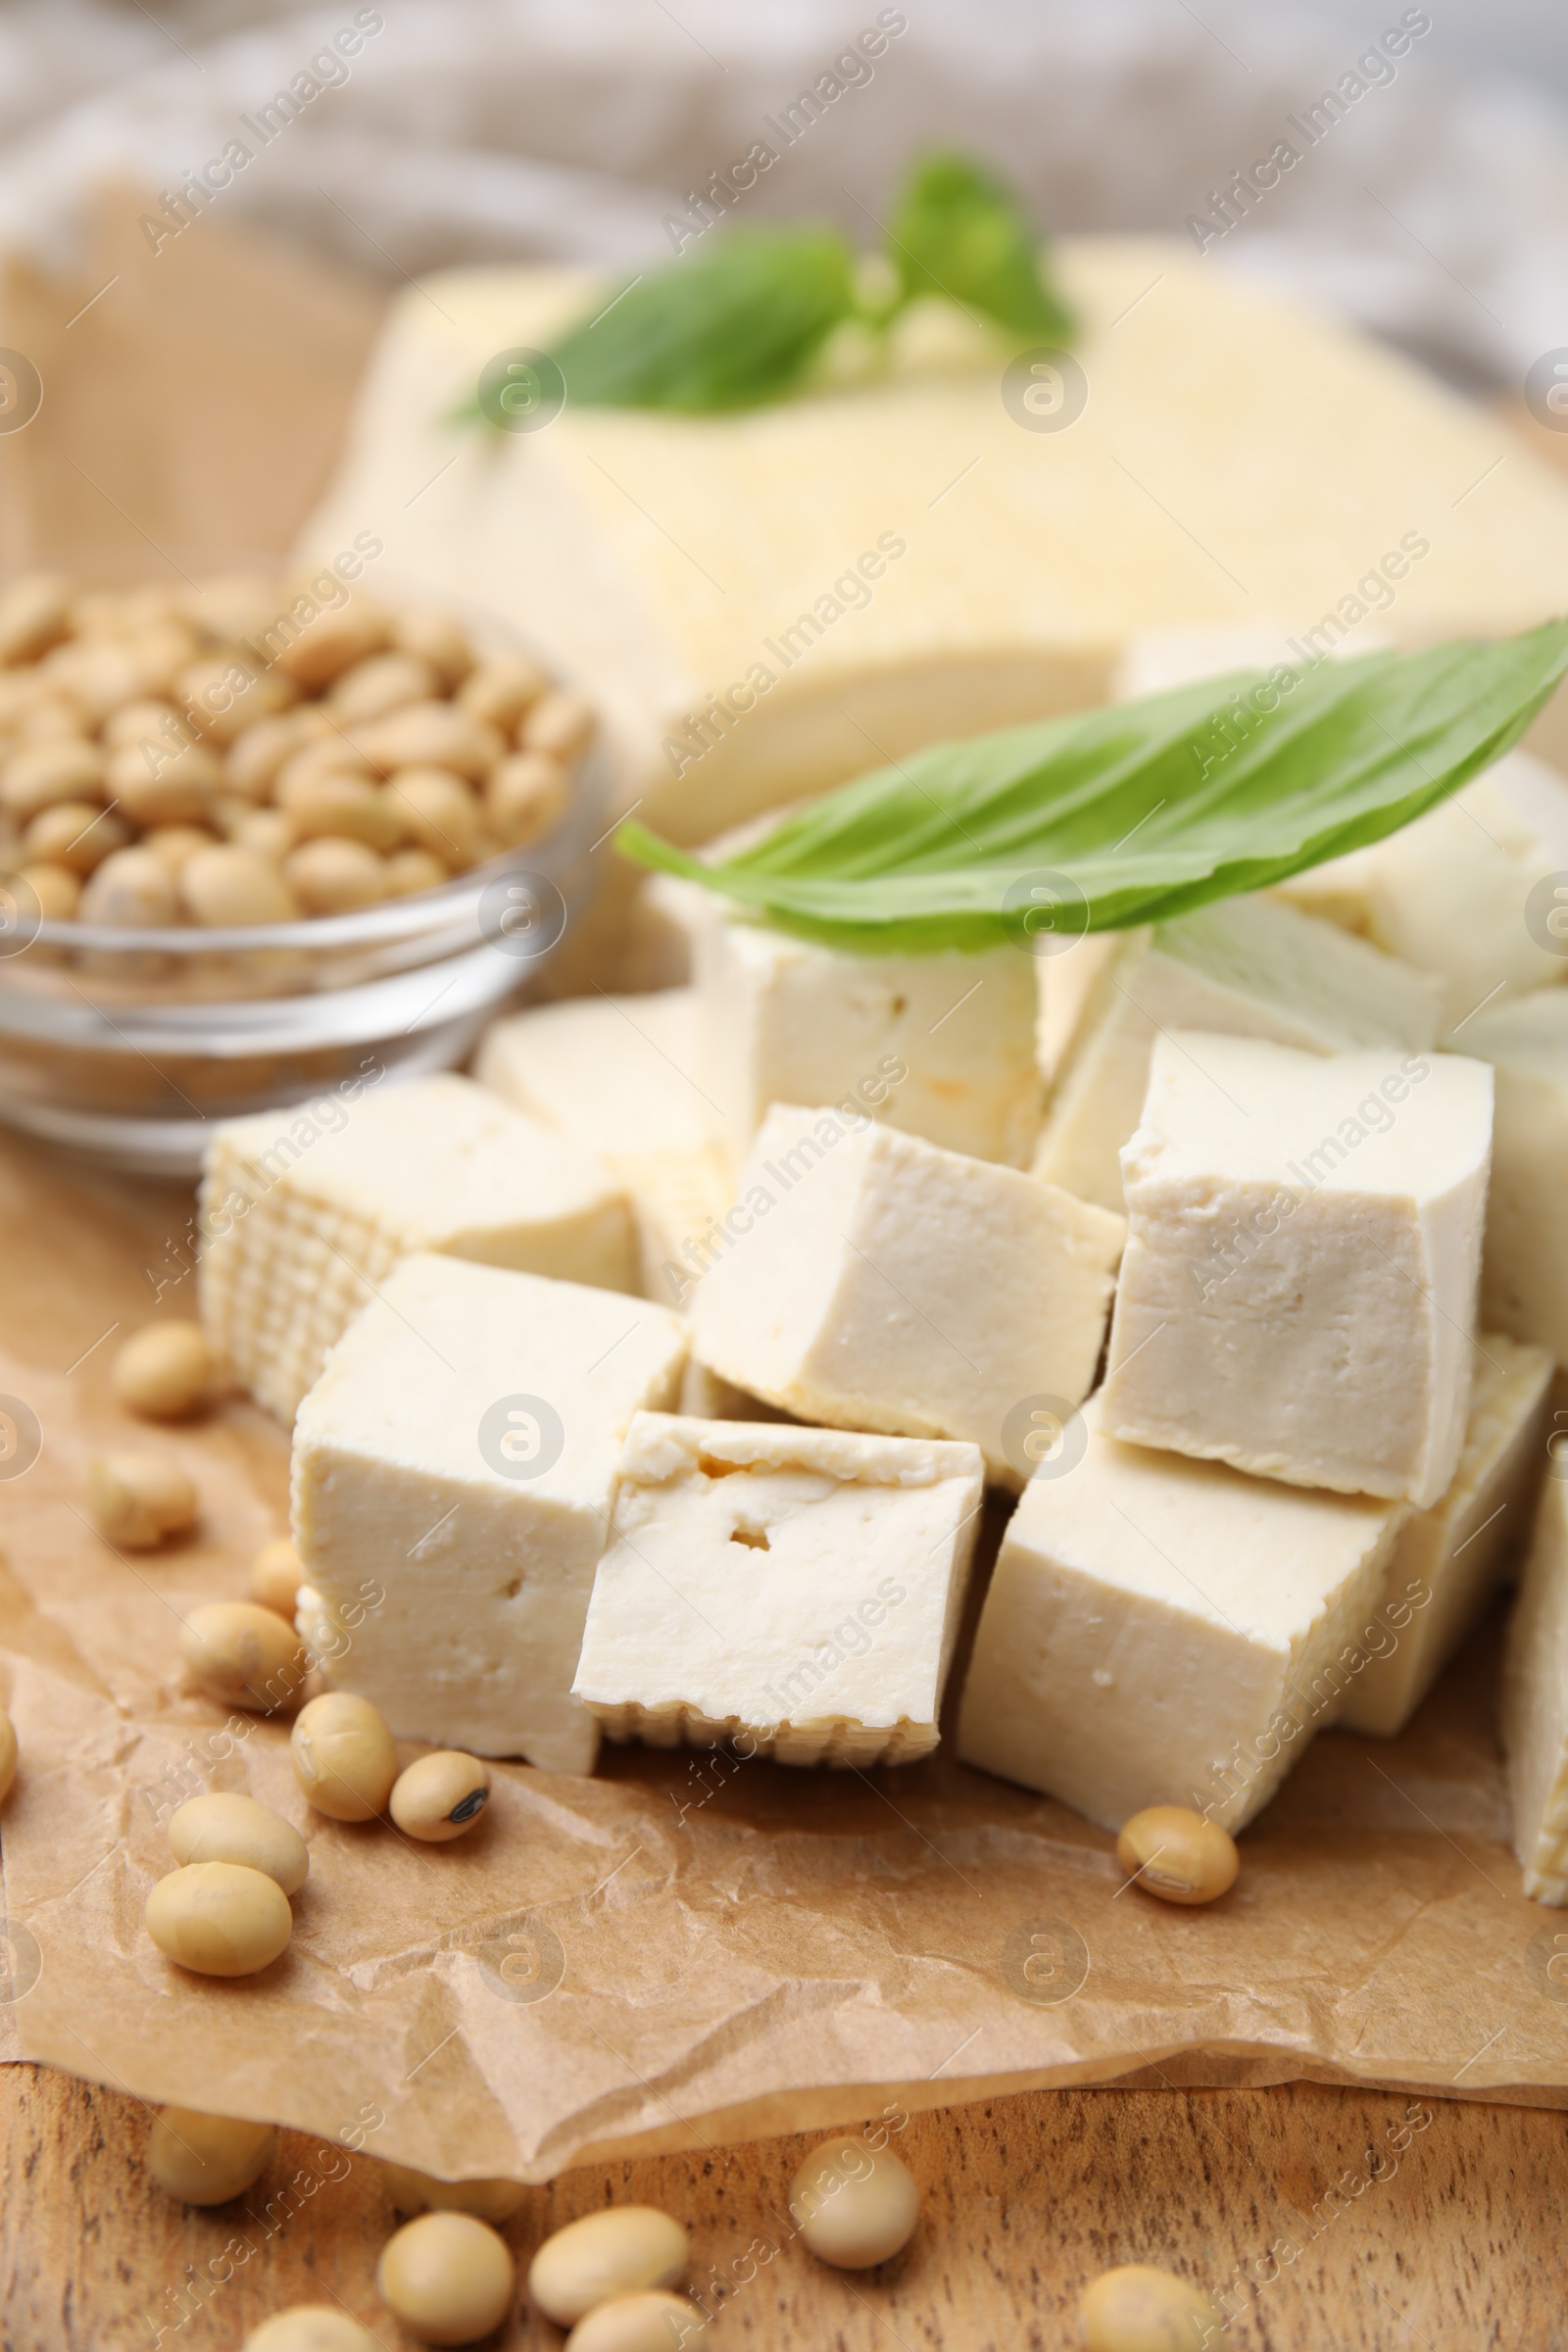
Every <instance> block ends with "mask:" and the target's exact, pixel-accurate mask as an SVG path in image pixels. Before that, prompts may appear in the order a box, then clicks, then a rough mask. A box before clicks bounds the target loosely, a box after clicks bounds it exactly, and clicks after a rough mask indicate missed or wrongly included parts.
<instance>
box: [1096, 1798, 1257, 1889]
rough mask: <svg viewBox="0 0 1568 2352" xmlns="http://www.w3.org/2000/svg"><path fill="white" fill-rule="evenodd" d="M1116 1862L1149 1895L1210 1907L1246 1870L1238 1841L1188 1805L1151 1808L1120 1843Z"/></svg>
mask: <svg viewBox="0 0 1568 2352" xmlns="http://www.w3.org/2000/svg"><path fill="white" fill-rule="evenodd" d="M1116 1859H1117V1861H1118V1862H1119V1863H1120V1864H1121V1866H1122V1868H1123V1870H1125V1871H1126V1872H1128V1874H1129V1875H1130V1876H1136V1878H1137V1881H1138V1884H1139V1886H1140V1887H1143V1889H1144V1891H1145V1892H1146V1893H1147V1894H1157V1895H1158V1896H1159V1898H1160V1900H1161V1901H1162V1902H1166V1903H1212V1902H1214V1901H1215V1900H1216V1899H1217V1898H1218V1897H1219V1896H1220V1895H1222V1894H1228V1893H1229V1891H1230V1889H1231V1888H1232V1887H1234V1886H1235V1884H1236V1874H1237V1872H1238V1871H1239V1870H1240V1869H1241V1867H1242V1858H1241V1855H1240V1854H1239V1853H1238V1852H1237V1850H1236V1841H1235V1839H1234V1838H1231V1837H1229V1836H1228V1835H1227V1834H1226V1832H1225V1831H1224V1830H1222V1829H1221V1828H1220V1826H1219V1824H1218V1822H1214V1821H1207V1820H1205V1819H1204V1817H1203V1815H1202V1814H1201V1813H1196V1812H1194V1811H1193V1809H1192V1807H1191V1806H1189V1805H1147V1806H1146V1807H1145V1808H1144V1810H1143V1812H1142V1813H1135V1814H1134V1815H1133V1817H1132V1819H1131V1821H1129V1822H1127V1823H1126V1824H1125V1825H1124V1827H1123V1829H1122V1833H1121V1836H1120V1837H1119V1838H1117V1840H1116Z"/></svg>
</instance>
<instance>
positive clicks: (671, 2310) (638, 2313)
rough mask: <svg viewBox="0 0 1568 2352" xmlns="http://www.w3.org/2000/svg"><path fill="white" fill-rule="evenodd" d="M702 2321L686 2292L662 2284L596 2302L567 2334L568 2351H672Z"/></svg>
mask: <svg viewBox="0 0 1568 2352" xmlns="http://www.w3.org/2000/svg"><path fill="white" fill-rule="evenodd" d="M698 2325H699V2322H698V2318H697V2314H696V2312H695V2311H694V2310H693V2308H692V2306H691V2304H690V2303H688V2302H687V2300H686V2298H685V2296H684V2295H668V2294H665V2293H664V2292H663V2290H662V2288H660V2287H649V2288H647V2289H645V2290H644V2291H643V2292H642V2293H641V2294H636V2295H614V2296H613V2297H612V2298H611V2300H610V2301H609V2302H608V2303H596V2304H595V2306H594V2308H593V2310H592V2311H590V2312H589V2313H588V2314H587V2316H586V2318H584V2319H580V2320H579V2321H578V2322H577V2325H576V2327H574V2328H573V2329H572V2331H571V2333H570V2334H569V2335H568V2336H567V2338H566V2352H671V2348H672V2347H673V2346H676V2345H680V2344H684V2343H685V2341H686V2338H687V2335H688V2333H689V2332H694V2331H695V2329H696V2328H697V2327H698Z"/></svg>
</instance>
